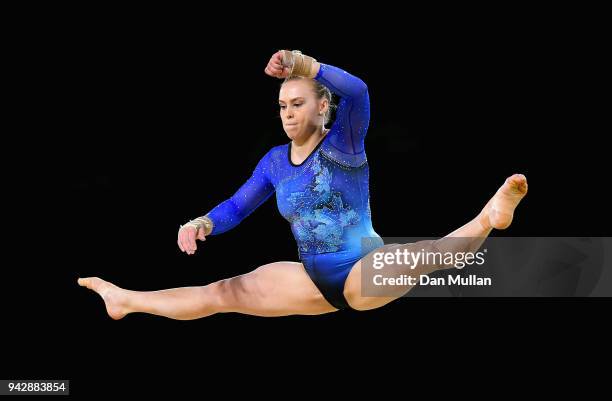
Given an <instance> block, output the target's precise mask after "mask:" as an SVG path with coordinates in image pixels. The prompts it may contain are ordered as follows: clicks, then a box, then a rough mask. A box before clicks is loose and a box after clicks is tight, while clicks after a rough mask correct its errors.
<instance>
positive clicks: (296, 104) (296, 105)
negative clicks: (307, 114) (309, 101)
mask: <svg viewBox="0 0 612 401" xmlns="http://www.w3.org/2000/svg"><path fill="white" fill-rule="evenodd" d="M302 104H303V103H295V104H294V106H295V107H300V106H301V105H302Z"/></svg>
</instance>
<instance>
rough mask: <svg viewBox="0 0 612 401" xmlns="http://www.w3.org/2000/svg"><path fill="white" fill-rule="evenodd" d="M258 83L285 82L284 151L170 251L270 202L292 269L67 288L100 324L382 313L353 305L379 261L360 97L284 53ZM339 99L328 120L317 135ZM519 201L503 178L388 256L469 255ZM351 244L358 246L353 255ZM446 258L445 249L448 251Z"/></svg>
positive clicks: (345, 81) (340, 76)
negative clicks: (467, 212) (469, 215)
mask: <svg viewBox="0 0 612 401" xmlns="http://www.w3.org/2000/svg"><path fill="white" fill-rule="evenodd" d="M264 71H265V73H266V74H267V75H269V76H271V77H275V78H279V79H284V82H283V83H282V85H281V88H280V91H279V97H278V103H279V106H280V116H281V120H282V124H283V129H284V131H285V132H286V134H287V136H288V137H289V139H291V141H290V142H289V143H287V144H284V145H280V146H276V147H273V148H272V149H270V150H269V151H268V152H267V153H266V154H265V155H264V156H263V158H262V159H261V160H260V161H259V163H258V164H257V166H256V168H255V170H254V172H253V174H252V176H251V177H250V178H249V179H248V180H247V182H246V183H245V184H244V185H242V186H241V187H240V188H239V189H238V191H237V192H236V193H235V194H234V195H233V196H232V197H230V198H229V199H227V200H226V201H224V202H222V203H220V204H219V205H217V206H216V207H214V208H213V209H212V210H211V211H210V212H209V213H207V214H206V215H204V216H202V217H199V218H197V219H195V220H192V221H190V222H188V223H187V224H185V225H183V226H181V228H180V229H179V232H178V246H179V248H180V250H181V251H183V252H185V253H187V254H188V255H192V254H194V252H195V251H196V249H197V245H196V239H198V240H200V241H204V240H205V239H206V237H207V236H209V235H218V234H221V233H223V232H225V231H228V230H230V229H232V228H233V227H235V226H236V225H237V224H239V223H240V222H241V221H242V220H244V219H245V218H246V217H247V216H248V215H249V214H250V213H252V212H253V211H254V210H255V209H256V208H257V207H258V206H259V205H261V204H262V203H263V202H265V201H266V200H267V199H268V198H269V197H270V196H271V195H272V194H273V193H276V201H277V205H278V209H279V211H280V213H281V214H282V215H283V217H285V218H286V219H287V220H288V221H289V223H290V225H291V230H292V232H293V235H294V237H295V239H296V241H297V245H298V253H299V259H300V262H274V263H269V264H266V265H263V266H261V267H259V268H257V269H255V270H254V271H252V272H250V273H247V274H243V275H239V276H236V277H232V278H228V279H225V280H220V281H217V282H214V283H211V284H208V285H205V286H197V287H184V288H174V289H167V290H161V291H146V292H145V291H143V292H141V291H130V290H126V289H123V288H120V287H117V286H116V285H114V284H112V283H109V282H107V281H104V280H102V279H100V278H97V277H89V278H80V279H79V280H78V284H79V285H81V286H84V287H87V288H89V289H91V290H93V291H95V292H97V293H98V294H99V295H100V296H101V297H102V299H103V300H104V302H105V304H106V310H107V312H108V314H109V315H110V317H111V318H113V319H121V318H122V317H124V316H125V315H127V314H128V313H134V312H142V313H150V314H155V315H160V316H165V317H169V318H172V319H181V320H187V319H197V318H201V317H205V316H210V315H212V314H215V313H220V312H238V313H244V314H250V315H257V316H286V315H295V314H301V315H318V314H323V313H328V312H334V311H337V310H339V309H343V308H352V309H355V310H368V309H374V308H378V307H381V306H383V305H385V304H387V303H389V302H391V301H393V300H394V299H397V298H398V297H399V296H401V295H402V294H404V293H406V292H407V291H409V290H410V289H411V288H412V286H405V287H403V288H402V289H401V292H400V293H398V294H394V295H392V296H376V297H374V296H364V295H363V294H362V283H361V279H362V275H361V269H362V262H363V261H364V259H363V258H364V257H365V256H366V255H368V254H369V253H370V252H372V251H374V250H378V249H385V248H386V247H389V245H385V244H384V243H383V241H382V239H381V237H380V236H379V235H378V234H377V233H376V232H375V231H374V229H373V228H372V221H371V216H370V203H369V185H368V181H369V167H368V163H367V159H366V154H365V149H364V139H365V136H366V132H367V129H368V124H369V117H370V104H369V95H368V88H367V86H366V84H365V83H364V82H363V81H362V80H361V79H359V78H357V77H355V76H353V75H351V74H349V73H348V72H346V71H343V70H342V69H340V68H338V67H334V66H331V65H328V64H323V63H319V62H317V60H316V59H314V58H312V57H309V56H307V55H304V54H302V53H301V52H299V51H297V50H294V51H288V50H280V51H278V52H277V53H275V54H274V55H272V57H271V58H270V61H269V62H268V64H267V66H266V68H265V70H264ZM331 92H333V93H335V94H336V95H338V96H339V98H340V101H339V104H338V107H337V113H336V120H335V122H334V124H333V125H332V127H331V128H330V129H327V128H325V124H326V122H327V121H328V119H329V113H330V109H331V107H332V104H331V102H332V96H331ZM526 193H527V179H526V178H525V176H523V175H521V174H515V175H513V176H511V177H509V178H507V179H506V180H505V182H504V184H503V185H502V186H501V187H500V188H499V190H498V191H497V192H496V193H495V194H494V196H493V197H492V198H491V199H490V200H489V201H488V202H487V203H486V205H485V206H484V208H483V209H482V211H481V212H480V213H479V214H478V215H477V216H476V217H475V218H474V219H473V220H471V221H470V222H468V223H467V224H465V225H464V226H462V227H461V228H459V229H457V230H455V231H453V232H452V233H450V234H449V235H447V236H446V237H444V238H442V239H439V240H436V241H419V242H416V243H408V244H395V245H393V247H394V249H407V250H410V251H411V252H418V251H419V250H425V249H427V250H443V249H447V248H445V247H446V245H445V243H443V242H442V241H443V240H444V239H449V238H472V239H474V238H476V239H477V240H476V241H474V240H472V241H467V242H466V243H465V245H464V246H463V247H462V249H457V245H456V244H457V243H453V245H452V246H451V245H449V246H450V247H451V248H452V247H454V248H455V249H453V250H455V251H456V250H464V251H475V250H477V249H478V248H479V247H480V246H481V244H482V242H483V241H484V240H485V238H486V237H487V236H488V235H489V234H490V233H491V231H492V230H493V229H494V228H495V229H505V228H507V227H508V226H509V225H510V223H511V222H512V218H513V214H514V209H515V208H516V207H517V205H518V204H519V202H520V201H521V199H522V198H523V197H524V196H525V194H526ZM362 238H364V239H367V241H364V244H365V245H364V244H362ZM449 249H450V248H449ZM442 268H448V266H442V265H438V266H431V265H424V264H423V265H417V266H416V267H414V268H413V269H411V272H410V274H429V273H431V272H433V271H435V270H437V269H442Z"/></svg>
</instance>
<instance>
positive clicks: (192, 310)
mask: <svg viewBox="0 0 612 401" xmlns="http://www.w3.org/2000/svg"><path fill="white" fill-rule="evenodd" d="M78 282H79V285H81V286H83V287H87V288H89V289H91V290H93V291H95V292H97V293H98V294H99V295H100V296H101V297H102V299H103V300H104V302H105V304H106V311H107V312H108V314H109V316H110V317H112V318H113V319H121V318H122V317H124V316H125V315H127V314H128V313H135V312H141V313H150V314H154V315H159V316H165V317H168V318H171V319H178V320H191V319H198V318H201V317H206V316H210V315H213V314H215V313H220V312H238V313H245V314H249V315H255V316H287V315H296V314H300V315H319V314H323V313H328V312H334V311H336V310H337V309H336V308H334V307H333V306H332V305H330V304H329V303H328V302H327V301H326V300H325V298H324V297H323V295H321V293H320V292H319V290H318V289H317V287H316V286H315V284H314V283H313V282H312V280H311V279H310V277H309V276H308V274H307V273H306V271H305V270H304V266H303V265H302V264H301V263H298V262H275V263H269V264H267V265H263V266H261V267H259V268H257V269H256V270H254V271H252V272H250V273H247V274H243V275H240V276H236V277H232V278H229V279H225V280H220V281H217V282H215V283H211V284H208V285H205V286H198V287H183V288H172V289H168V290H160V291H130V290H125V289H123V288H120V287H117V286H116V285H114V284H111V283H109V282H107V281H104V280H102V279H100V278H97V277H88V278H80V279H79V281H78Z"/></svg>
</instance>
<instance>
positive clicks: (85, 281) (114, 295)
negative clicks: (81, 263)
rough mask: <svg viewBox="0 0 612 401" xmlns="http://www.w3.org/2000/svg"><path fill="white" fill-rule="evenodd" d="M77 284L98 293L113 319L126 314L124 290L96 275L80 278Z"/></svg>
mask: <svg viewBox="0 0 612 401" xmlns="http://www.w3.org/2000/svg"><path fill="white" fill-rule="evenodd" d="M79 285H80V286H81V287H87V288H89V289H90V290H93V291H95V292H97V293H98V295H100V296H101V297H102V299H103V300H104V303H105V304H106V312H108V315H109V316H110V317H112V318H113V319H115V320H119V319H121V318H122V317H124V316H125V315H127V314H128V310H127V307H126V300H127V299H126V294H125V290H124V289H122V288H119V287H117V286H116V285H114V284H112V283H109V282H108V281H104V280H102V279H101V278H98V277H87V278H80V279H79Z"/></svg>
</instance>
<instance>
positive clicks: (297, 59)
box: [283, 50, 317, 78]
mask: <svg viewBox="0 0 612 401" xmlns="http://www.w3.org/2000/svg"><path fill="white" fill-rule="evenodd" d="M316 62H317V60H316V59H314V58H312V57H310V56H306V55H305V54H302V52H301V51H299V50H293V51H289V50H283V66H285V67H290V68H291V72H290V73H289V76H293V75H299V76H301V77H308V78H310V77H311V75H312V67H313V65H314V63H316Z"/></svg>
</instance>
